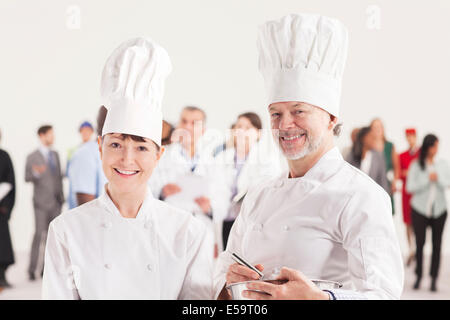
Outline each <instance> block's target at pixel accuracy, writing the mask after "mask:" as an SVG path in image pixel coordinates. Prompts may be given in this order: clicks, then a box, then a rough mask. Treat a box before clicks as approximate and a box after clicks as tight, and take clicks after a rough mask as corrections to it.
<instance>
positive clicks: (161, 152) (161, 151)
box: [156, 146, 166, 161]
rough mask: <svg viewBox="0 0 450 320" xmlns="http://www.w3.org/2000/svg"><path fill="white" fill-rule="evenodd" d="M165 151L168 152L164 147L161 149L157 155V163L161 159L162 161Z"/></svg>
mask: <svg viewBox="0 0 450 320" xmlns="http://www.w3.org/2000/svg"><path fill="white" fill-rule="evenodd" d="M164 151H166V148H164V147H162V146H161V147H160V149H159V151H158V153H157V154H156V160H157V161H159V159H161V157H162V155H163V153H164Z"/></svg>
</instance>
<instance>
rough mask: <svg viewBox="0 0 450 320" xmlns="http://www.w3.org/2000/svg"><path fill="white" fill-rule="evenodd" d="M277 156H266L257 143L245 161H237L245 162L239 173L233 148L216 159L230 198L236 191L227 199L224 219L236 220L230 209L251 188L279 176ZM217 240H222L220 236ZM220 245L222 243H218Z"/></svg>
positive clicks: (220, 247) (279, 166)
mask: <svg viewBox="0 0 450 320" xmlns="http://www.w3.org/2000/svg"><path fill="white" fill-rule="evenodd" d="M278 155H279V153H277V152H274V153H271V154H267V152H266V150H265V149H264V148H262V147H261V144H260V143H259V142H258V143H256V144H255V145H254V146H252V148H251V149H250V151H249V153H248V156H247V159H245V160H237V161H245V162H244V163H243V165H242V168H241V169H240V172H239V173H238V169H237V168H236V163H235V157H236V149H235V148H229V149H227V150H225V151H223V152H221V153H220V154H219V155H218V156H217V157H216V161H217V162H218V165H219V166H220V167H221V168H222V169H221V171H222V172H223V173H224V174H225V179H226V185H227V188H228V189H229V190H230V193H229V195H230V198H231V196H232V194H233V188H234V187H235V188H236V189H237V190H236V194H235V196H234V197H233V198H232V199H230V198H229V199H228V208H227V216H226V217H224V218H232V219H235V218H236V217H235V216H233V217H230V214H232V213H230V209H231V207H232V206H233V205H236V203H238V202H239V201H241V200H242V199H243V198H244V196H245V195H246V194H247V192H248V190H249V189H250V188H251V187H252V186H255V185H258V184H259V183H260V182H262V181H264V180H269V179H271V178H274V177H277V176H279V175H280V174H281V165H282V164H281V162H280V159H279V157H278ZM238 174H239V175H238ZM237 175H238V176H237ZM236 176H237V177H236ZM234 184H236V185H234ZM218 230H219V231H220V233H222V225H220V227H219V228H218ZM219 238H220V239H222V235H220V237H219ZM220 244H222V243H221V242H220ZM223 249H224V248H222V245H221V246H219V250H220V251H222V250H223Z"/></svg>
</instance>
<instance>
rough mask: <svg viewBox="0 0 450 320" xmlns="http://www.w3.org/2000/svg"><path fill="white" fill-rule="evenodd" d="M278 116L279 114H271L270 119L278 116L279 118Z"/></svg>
mask: <svg viewBox="0 0 450 320" xmlns="http://www.w3.org/2000/svg"><path fill="white" fill-rule="evenodd" d="M279 115H280V114H279V113H276V112H275V113H272V114H271V115H270V116H271V117H272V118H277V117H278V116H279Z"/></svg>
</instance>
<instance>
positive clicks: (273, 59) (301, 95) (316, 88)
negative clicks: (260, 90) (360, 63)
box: [258, 14, 348, 116]
mask: <svg viewBox="0 0 450 320" xmlns="http://www.w3.org/2000/svg"><path fill="white" fill-rule="evenodd" d="M347 44H348V34H347V29H346V28H345V26H344V25H343V24H342V23H341V22H340V21H338V20H336V19H332V18H328V17H324V16H319V15H313V14H290V15H288V16H285V17H283V18H281V19H279V20H274V21H268V22H266V23H265V24H263V25H262V26H260V28H259V37H258V51H259V70H260V71H261V73H262V75H263V77H264V81H265V84H266V90H267V93H268V105H270V104H272V103H275V102H285V101H300V102H306V103H309V104H312V105H314V106H317V107H320V108H322V109H324V110H326V111H327V112H329V113H330V114H332V115H334V116H339V104H340V96H341V81H342V74H343V71H344V65H345V60H346V58H347Z"/></svg>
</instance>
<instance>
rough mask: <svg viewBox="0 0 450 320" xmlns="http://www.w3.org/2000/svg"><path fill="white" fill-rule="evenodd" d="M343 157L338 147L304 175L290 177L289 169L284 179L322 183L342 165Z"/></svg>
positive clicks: (331, 150) (327, 153) (326, 154)
mask: <svg viewBox="0 0 450 320" xmlns="http://www.w3.org/2000/svg"><path fill="white" fill-rule="evenodd" d="M342 160H343V157H342V155H341V153H340V151H339V148H338V147H336V146H335V147H333V148H332V149H330V150H329V151H327V152H326V153H325V154H324V155H323V156H322V157H321V158H320V159H319V161H317V162H316V164H314V166H313V167H312V168H311V169H309V170H308V171H307V172H306V173H305V175H304V176H303V177H298V178H289V170H288V171H287V172H286V173H285V174H283V176H282V179H283V180H284V181H288V182H298V181H302V182H312V183H322V182H324V181H325V180H327V179H328V178H329V177H330V176H332V175H333V174H334V173H335V172H336V171H337V170H338V168H339V167H340V166H341V162H342Z"/></svg>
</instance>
